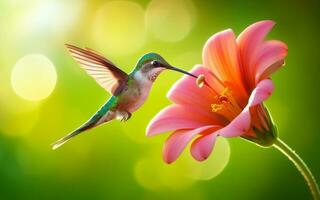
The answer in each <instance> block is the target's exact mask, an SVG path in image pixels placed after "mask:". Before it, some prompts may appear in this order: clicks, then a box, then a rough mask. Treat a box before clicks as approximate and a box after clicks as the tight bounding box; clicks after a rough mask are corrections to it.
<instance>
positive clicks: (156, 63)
mask: <svg viewBox="0 0 320 200" xmlns="http://www.w3.org/2000/svg"><path fill="white" fill-rule="evenodd" d="M151 65H152V66H153V67H160V63H159V62H158V61H156V60H153V61H151Z"/></svg>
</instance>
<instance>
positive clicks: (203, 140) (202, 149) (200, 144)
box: [190, 133, 217, 161]
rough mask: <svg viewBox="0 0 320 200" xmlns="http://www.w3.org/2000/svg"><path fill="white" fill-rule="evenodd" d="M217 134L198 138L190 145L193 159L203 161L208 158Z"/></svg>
mask: <svg viewBox="0 0 320 200" xmlns="http://www.w3.org/2000/svg"><path fill="white" fill-rule="evenodd" d="M216 138H217V134H215V133H211V134H208V135H203V136H200V137H198V138H197V139H196V140H195V141H194V142H193V143H192V145H191V148H190V152H191V155H192V157H193V158H194V159H196V160H198V161H203V160H205V159H207V158H208V157H209V155H210V154H211V152H212V149H213V146H214V144H215V141H216Z"/></svg>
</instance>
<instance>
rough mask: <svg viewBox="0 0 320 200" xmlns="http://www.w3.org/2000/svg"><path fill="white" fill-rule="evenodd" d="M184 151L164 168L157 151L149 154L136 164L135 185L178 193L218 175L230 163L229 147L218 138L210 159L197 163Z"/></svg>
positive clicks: (164, 165)
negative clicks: (199, 181) (197, 182)
mask: <svg viewBox="0 0 320 200" xmlns="http://www.w3.org/2000/svg"><path fill="white" fill-rule="evenodd" d="M188 151H189V148H188V147H187V148H186V149H185V150H184V152H183V153H182V154H181V156H180V157H179V158H178V160H176V161H175V162H174V163H172V164H170V165H168V164H165V163H164V162H163V160H162V158H161V153H160V152H159V148H156V149H154V150H151V151H150V150H148V152H149V153H148V155H147V156H145V157H143V158H141V159H140V160H138V161H137V163H136V165H135V167H134V175H135V178H136V180H137V182H138V183H139V184H140V185H141V186H142V187H144V188H146V189H149V190H161V189H170V190H181V189H185V188H188V187H190V186H192V185H193V183H194V182H195V181H197V180H209V179H212V178H214V177H216V176H217V175H219V174H220V173H221V172H222V171H223V169H224V168H225V167H226V165H227V164H228V162H229V158H230V146H229V143H228V141H227V140H226V139H225V138H222V137H219V138H218V139H217V141H216V144H215V147H214V150H213V152H212V154H211V155H210V157H209V158H208V159H207V160H205V161H203V162H199V161H196V160H194V159H193V158H192V157H191V155H190V154H189V152H188Z"/></svg>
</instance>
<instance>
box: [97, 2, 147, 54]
mask: <svg viewBox="0 0 320 200" xmlns="http://www.w3.org/2000/svg"><path fill="white" fill-rule="evenodd" d="M144 14H145V13H144V10H143V8H142V7H141V6H140V5H139V4H137V3H134V2H130V1H111V2H108V3H106V4H105V5H103V6H102V7H101V8H100V9H99V10H98V11H97V13H96V16H95V19H94V22H93V29H92V30H93V41H94V42H95V44H96V45H97V46H98V47H99V48H100V49H103V50H105V51H107V52H108V54H117V55H123V54H130V53H133V52H135V51H137V50H138V49H139V48H140V47H142V45H143V44H144V39H145V25H144Z"/></svg>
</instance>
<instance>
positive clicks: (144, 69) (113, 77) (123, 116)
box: [52, 44, 198, 149]
mask: <svg viewBox="0 0 320 200" xmlns="http://www.w3.org/2000/svg"><path fill="white" fill-rule="evenodd" d="M65 46H66V47H67V49H68V51H69V52H70V54H71V56H72V57H73V58H74V59H75V60H76V61H77V62H78V63H79V64H80V66H81V68H83V69H84V70H85V71H86V72H87V74H88V75H90V76H91V77H92V78H93V79H94V80H95V81H96V82H97V83H98V84H99V85H100V86H101V87H102V88H104V89H105V90H106V91H108V92H109V93H110V94H111V97H110V98H109V99H108V100H107V101H106V103H105V104H104V105H103V106H102V107H101V108H100V109H99V110H98V111H97V112H96V113H95V114H94V115H93V116H92V117H91V118H90V119H89V120H88V121H87V122H85V123H84V124H82V125H81V126H80V127H79V128H77V129H75V130H74V131H72V132H71V133H69V134H67V135H66V136H64V137H62V138H61V139H59V140H58V141H56V142H55V143H53V144H52V149H57V148H59V147H60V146H61V145H63V144H64V143H66V142H67V141H68V140H70V139H71V138H72V137H74V136H76V135H78V134H80V133H82V132H84V131H87V130H89V129H92V128H94V127H97V126H99V125H102V124H105V123H107V122H109V121H112V120H120V121H123V122H125V121H127V120H129V119H130V117H131V115H132V113H133V112H134V111H136V110H137V109H139V108H140V107H141V106H142V105H143V104H144V102H145V101H146V99H147V97H148V95H149V92H150V89H151V87H152V85H153V83H154V81H155V80H156V79H157V77H158V76H159V74H160V73H161V72H162V71H163V70H165V69H169V70H173V71H177V72H180V73H183V74H186V75H188V76H191V77H194V78H198V76H196V75H194V74H192V73H189V72H187V71H184V70H182V69H179V68H177V67H173V66H172V65H170V64H169V63H168V62H167V61H166V60H165V59H164V58H163V57H161V56H160V55H159V54H157V53H147V54H144V55H143V56H142V57H141V58H140V59H139V60H138V62H137V64H136V66H135V67H134V69H133V70H132V71H131V73H129V74H127V73H125V72H124V71H122V70H121V69H120V68H118V67H117V66H116V65H115V64H113V63H112V62H111V61H110V60H108V59H107V58H105V57H104V56H102V55H101V54H100V53H98V52H96V51H94V50H92V49H90V48H79V47H76V46H74V45H70V44H66V45H65Z"/></svg>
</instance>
